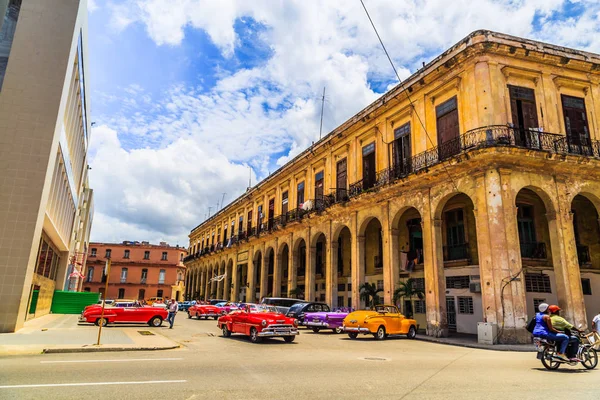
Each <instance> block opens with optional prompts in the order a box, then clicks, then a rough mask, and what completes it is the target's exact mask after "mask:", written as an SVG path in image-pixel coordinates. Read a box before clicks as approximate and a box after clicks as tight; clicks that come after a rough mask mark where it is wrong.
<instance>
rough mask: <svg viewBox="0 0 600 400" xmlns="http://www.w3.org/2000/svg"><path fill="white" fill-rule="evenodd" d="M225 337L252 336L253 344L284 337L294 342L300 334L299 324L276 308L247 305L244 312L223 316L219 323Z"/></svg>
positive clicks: (237, 311) (233, 312) (238, 311)
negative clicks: (236, 335)
mask: <svg viewBox="0 0 600 400" xmlns="http://www.w3.org/2000/svg"><path fill="white" fill-rule="evenodd" d="M217 325H218V327H219V328H220V329H221V330H222V331H223V336H224V337H229V336H231V334H232V333H241V334H242V335H246V336H250V341H251V342H252V343H259V342H260V341H262V339H263V338H265V337H283V339H284V340H285V341H286V342H287V343H290V342H293V341H294V339H295V337H296V335H297V334H298V322H297V321H296V320H295V319H294V318H288V317H286V316H285V315H283V314H281V313H280V312H278V311H277V310H276V309H275V308H274V307H269V306H266V307H265V306H258V307H255V308H252V307H251V306H250V305H247V306H246V307H245V308H244V309H243V310H236V311H232V312H231V313H230V314H227V315H223V316H222V317H220V318H219V320H218V322H217Z"/></svg>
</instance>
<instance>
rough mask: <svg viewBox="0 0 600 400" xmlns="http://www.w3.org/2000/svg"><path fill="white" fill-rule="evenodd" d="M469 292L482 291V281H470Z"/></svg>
mask: <svg viewBox="0 0 600 400" xmlns="http://www.w3.org/2000/svg"><path fill="white" fill-rule="evenodd" d="M469 292H471V293H481V282H471V283H469Z"/></svg>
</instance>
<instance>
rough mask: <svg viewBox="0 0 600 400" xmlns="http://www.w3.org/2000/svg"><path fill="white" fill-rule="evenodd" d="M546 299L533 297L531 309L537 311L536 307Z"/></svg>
mask: <svg viewBox="0 0 600 400" xmlns="http://www.w3.org/2000/svg"><path fill="white" fill-rule="evenodd" d="M545 302H546V299H533V309H534V310H535V312H536V313H537V312H538V311H539V310H538V307H539V306H540V304H542V303H545Z"/></svg>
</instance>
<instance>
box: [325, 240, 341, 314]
mask: <svg viewBox="0 0 600 400" xmlns="http://www.w3.org/2000/svg"><path fill="white" fill-rule="evenodd" d="M337 265H338V242H337V240H331V243H330V245H329V246H327V261H326V265H325V287H326V289H325V290H326V292H325V302H326V303H327V304H329V305H331V307H332V308H335V307H339V305H338V302H337V301H338V290H337V288H338V275H337Z"/></svg>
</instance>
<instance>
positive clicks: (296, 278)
mask: <svg viewBox="0 0 600 400" xmlns="http://www.w3.org/2000/svg"><path fill="white" fill-rule="evenodd" d="M292 251H293V253H292V268H291V271H292V273H291V274H290V285H289V286H290V287H289V289H288V293H289V295H290V297H293V298H298V299H304V298H305V293H306V282H305V277H306V271H307V269H308V246H307V243H306V240H305V239H304V237H299V238H297V239H296V240H295V241H294V247H293V250H292Z"/></svg>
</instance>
